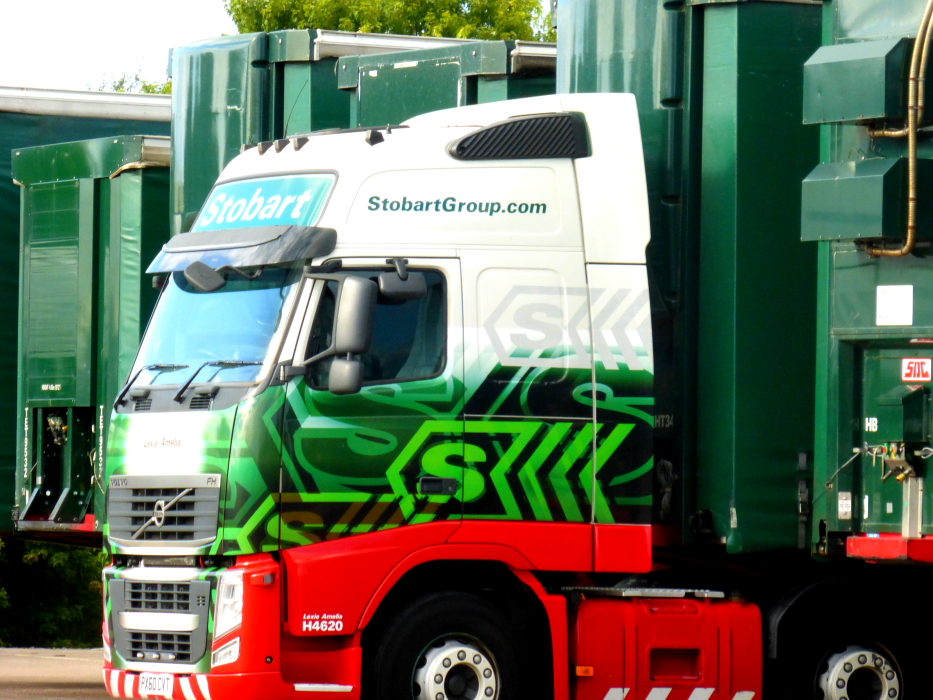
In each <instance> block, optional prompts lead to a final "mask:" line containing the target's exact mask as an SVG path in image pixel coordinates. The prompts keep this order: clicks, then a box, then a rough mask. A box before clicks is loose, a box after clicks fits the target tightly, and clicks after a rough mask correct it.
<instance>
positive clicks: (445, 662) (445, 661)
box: [444, 659, 450, 668]
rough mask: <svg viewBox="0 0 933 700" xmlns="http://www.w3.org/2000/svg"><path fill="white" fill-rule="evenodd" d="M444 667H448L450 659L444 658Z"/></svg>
mask: <svg viewBox="0 0 933 700" xmlns="http://www.w3.org/2000/svg"><path fill="white" fill-rule="evenodd" d="M444 668H450V659H444Z"/></svg>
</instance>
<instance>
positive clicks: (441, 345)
mask: <svg viewBox="0 0 933 700" xmlns="http://www.w3.org/2000/svg"><path fill="white" fill-rule="evenodd" d="M348 272H349V274H357V275H360V276H364V277H371V278H372V279H373V280H374V281H375V279H376V275H377V274H378V272H377V271H375V270H360V271H348ZM379 272H382V270H380V271H379ZM411 272H412V274H421V275H424V278H425V286H426V287H427V293H426V294H425V296H424V297H423V298H421V299H412V300H408V301H395V300H392V299H388V298H386V297H383V296H382V295H379V297H378V299H377V302H376V316H375V323H374V328H373V340H372V345H371V346H370V350H369V352H368V353H365V354H363V355H361V357H360V359H361V361H362V363H363V383H364V385H365V384H389V383H397V382H410V381H415V380H419V379H430V378H432V377H436V376H438V375H440V374H441V372H443V370H444V361H445V357H446V338H447V313H446V310H447V293H446V285H445V284H444V277H443V275H442V274H441V273H440V272H437V271H435V270H422V271H418V270H412V271H411ZM337 292H338V284H337V283H336V282H327V283H326V287H325V288H324V290H323V291H322V293H321V298H320V301H319V302H318V306H317V313H316V316H315V319H314V323H313V325H312V326H311V334H310V337H309V339H308V348H307V352H306V353H305V358H306V359H307V358H309V357H314V355H316V354H318V353H320V352H323V351H325V350H327V348H329V347H330V344H331V342H332V340H333V330H334V318H335V314H336V308H337ZM332 362H333V358H325V359H323V360H319V361H318V362H315V363H314V364H312V365H311V366H310V367H309V369H308V375H307V376H308V381H309V383H310V384H311V386H313V387H314V388H316V389H325V388H326V387H327V379H328V375H329V373H330V365H331V363H332Z"/></svg>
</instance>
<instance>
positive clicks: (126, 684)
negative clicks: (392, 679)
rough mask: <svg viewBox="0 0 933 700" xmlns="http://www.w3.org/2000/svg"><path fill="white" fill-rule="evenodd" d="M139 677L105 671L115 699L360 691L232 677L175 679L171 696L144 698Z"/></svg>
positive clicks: (321, 696)
mask: <svg viewBox="0 0 933 700" xmlns="http://www.w3.org/2000/svg"><path fill="white" fill-rule="evenodd" d="M139 678H140V674H138V673H133V672H131V671H120V670H117V669H115V668H105V669H104V684H105V685H106V686H107V692H108V693H110V695H111V697H114V698H140V699H141V698H165V699H168V698H171V700H250V699H251V698H257V699H259V698H261V699H262V700H298V699H300V700H358V698H359V688H358V687H353V686H349V685H347V686H338V685H330V684H308V683H286V682H285V681H284V680H282V676H281V674H279V673H277V672H269V673H229V674H220V673H215V674H211V675H207V674H192V675H180V674H179V675H176V676H175V682H174V684H173V686H174V690H173V692H172V694H171V695H150V694H143V693H141V692H140V688H139Z"/></svg>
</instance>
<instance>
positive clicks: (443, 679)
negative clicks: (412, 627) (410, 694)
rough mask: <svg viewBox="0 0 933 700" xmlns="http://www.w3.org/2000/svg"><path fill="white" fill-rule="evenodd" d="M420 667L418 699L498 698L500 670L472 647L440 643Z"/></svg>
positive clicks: (430, 649)
mask: <svg viewBox="0 0 933 700" xmlns="http://www.w3.org/2000/svg"><path fill="white" fill-rule="evenodd" d="M421 662H423V663H421ZM419 664H420V665H419V667H418V668H417V669H415V677H414V682H415V688H414V691H415V697H416V698H418V700H496V698H497V697H498V695H499V672H498V670H497V669H496V667H495V665H494V664H493V662H492V660H491V659H490V658H489V656H488V654H487V653H486V652H484V651H483V650H482V649H479V648H477V647H476V646H475V645H473V644H470V643H467V642H464V641H461V640H457V639H447V640H444V641H443V642H438V643H436V644H435V645H432V646H430V647H428V649H427V650H426V651H425V652H424V654H423V655H422V657H421V661H420V662H419Z"/></svg>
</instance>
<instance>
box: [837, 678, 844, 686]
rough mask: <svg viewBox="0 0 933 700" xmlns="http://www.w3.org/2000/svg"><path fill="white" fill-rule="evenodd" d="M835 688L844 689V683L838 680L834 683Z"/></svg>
mask: <svg viewBox="0 0 933 700" xmlns="http://www.w3.org/2000/svg"><path fill="white" fill-rule="evenodd" d="M836 687H837V688H845V687H846V682H845V681H844V680H842V679H841V678H840V679H839V680H837V681H836Z"/></svg>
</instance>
